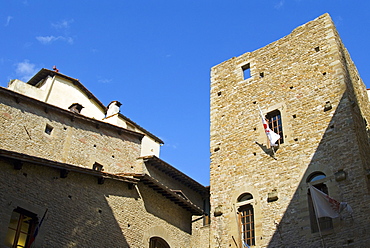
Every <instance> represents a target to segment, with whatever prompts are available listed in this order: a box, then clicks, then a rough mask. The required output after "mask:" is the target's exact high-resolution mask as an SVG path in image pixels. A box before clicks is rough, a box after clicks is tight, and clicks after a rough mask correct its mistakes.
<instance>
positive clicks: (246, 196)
mask: <svg viewBox="0 0 370 248" xmlns="http://www.w3.org/2000/svg"><path fill="white" fill-rule="evenodd" d="M252 199H253V195H251V194H250V193H244V194H242V195H241V196H239V197H238V202H243V201H248V200H252Z"/></svg>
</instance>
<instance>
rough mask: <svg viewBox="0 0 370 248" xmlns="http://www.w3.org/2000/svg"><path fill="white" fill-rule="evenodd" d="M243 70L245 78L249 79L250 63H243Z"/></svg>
mask: <svg viewBox="0 0 370 248" xmlns="http://www.w3.org/2000/svg"><path fill="white" fill-rule="evenodd" d="M242 70H243V79H244V80H245V79H248V78H250V77H251V66H250V64H249V63H248V64H246V65H243V66H242Z"/></svg>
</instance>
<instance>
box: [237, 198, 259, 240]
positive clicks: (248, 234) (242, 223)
mask: <svg viewBox="0 0 370 248" xmlns="http://www.w3.org/2000/svg"><path fill="white" fill-rule="evenodd" d="M252 202H253V196H252V195H251V194H250V193H244V194H242V195H240V196H239V197H238V203H237V205H238V206H239V208H238V216H239V228H240V235H241V241H242V242H243V243H245V244H247V245H249V246H251V245H255V229H254V209H253V206H252ZM242 247H244V246H242Z"/></svg>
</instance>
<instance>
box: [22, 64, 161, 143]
mask: <svg viewBox="0 0 370 248" xmlns="http://www.w3.org/2000/svg"><path fill="white" fill-rule="evenodd" d="M46 76H51V77H54V76H58V77H61V78H64V79H67V80H69V81H71V82H72V83H73V84H74V85H76V86H77V87H79V88H80V89H81V90H82V91H83V92H84V93H85V94H86V95H87V97H88V98H89V99H93V100H94V101H96V102H97V104H98V105H99V107H101V108H102V109H103V110H104V112H105V113H106V112H107V110H108V108H107V107H106V106H104V104H103V103H102V102H100V100H99V99H98V98H97V97H95V95H94V94H93V93H91V92H90V91H89V90H88V89H87V88H86V87H85V86H84V85H83V84H82V83H81V82H80V81H79V80H78V79H76V78H72V77H69V76H66V75H64V74H62V73H59V72H56V71H52V70H49V69H46V68H42V69H41V70H40V71H39V72H38V73H36V75H34V76H33V77H32V78H31V79H30V80H28V82H27V84H30V85H33V86H36V85H37V84H38V83H39V82H40V81H41V80H42V79H44V78H46ZM112 102H114V101H112ZM112 102H111V103H112ZM108 106H109V105H108ZM119 116H120V117H122V118H123V119H124V120H126V121H128V122H129V123H130V124H132V125H134V126H135V127H136V128H138V129H139V130H140V131H142V132H144V133H145V134H146V135H148V136H149V137H151V138H152V139H154V140H155V141H157V142H158V143H160V144H164V142H163V141H162V140H161V139H160V138H158V137H157V136H155V135H154V134H152V133H150V132H149V131H147V130H146V129H144V128H143V127H141V126H140V125H138V124H137V123H136V122H134V121H132V120H131V119H129V118H128V117H126V116H124V115H123V114H121V113H119Z"/></svg>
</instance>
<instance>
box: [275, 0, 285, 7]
mask: <svg viewBox="0 0 370 248" xmlns="http://www.w3.org/2000/svg"><path fill="white" fill-rule="evenodd" d="M284 2H285V0H280V1H279V2H278V3H277V4H275V9H280V8H281V7H283V5H284Z"/></svg>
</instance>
